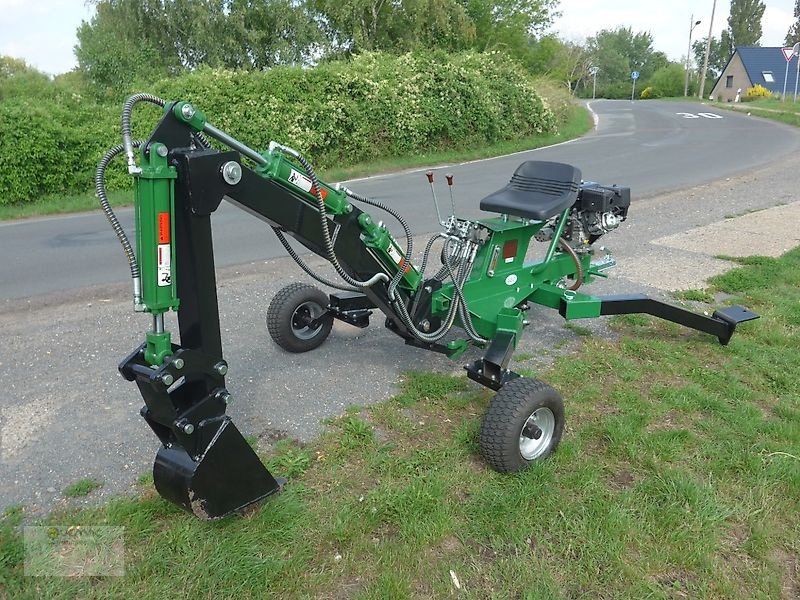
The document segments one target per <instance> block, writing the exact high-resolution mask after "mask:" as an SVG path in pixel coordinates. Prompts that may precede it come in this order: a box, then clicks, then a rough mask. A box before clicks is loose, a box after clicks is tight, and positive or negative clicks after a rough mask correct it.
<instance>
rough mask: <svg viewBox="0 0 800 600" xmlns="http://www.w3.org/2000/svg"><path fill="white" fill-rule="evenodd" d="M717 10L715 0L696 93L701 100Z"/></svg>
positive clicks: (704, 89) (704, 88)
mask: <svg viewBox="0 0 800 600" xmlns="http://www.w3.org/2000/svg"><path fill="white" fill-rule="evenodd" d="M716 10H717V0H714V4H713V6H712V7H711V23H710V24H709V25H708V39H707V40H706V57H705V58H704V59H703V73H702V75H700V91H699V92H697V97H698V98H700V99H701V100H702V99H703V95H704V94H705V91H706V71H707V70H708V55H709V53H710V52H711V30H712V28H713V27H714V12H715V11H716Z"/></svg>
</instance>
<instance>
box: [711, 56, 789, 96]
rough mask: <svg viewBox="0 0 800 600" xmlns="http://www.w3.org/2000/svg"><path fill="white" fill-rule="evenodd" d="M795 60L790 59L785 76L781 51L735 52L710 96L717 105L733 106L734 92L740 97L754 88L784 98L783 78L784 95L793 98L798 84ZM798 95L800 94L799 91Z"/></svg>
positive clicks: (784, 59) (784, 62)
mask: <svg viewBox="0 0 800 600" xmlns="http://www.w3.org/2000/svg"><path fill="white" fill-rule="evenodd" d="M797 60H798V57H796V56H792V60H791V61H789V73H788V76H787V74H786V58H785V57H784V55H783V51H782V49H781V48H758V47H755V48H737V49H736V50H734V52H733V54H732V55H731V57H730V58H729V59H728V64H726V65H725V68H724V69H722V73H721V74H720V76H719V79H717V82H716V83H715V84H714V87H713V88H712V90H711V96H713V97H714V99H715V100H719V101H720V102H733V101H734V99H735V98H736V92H737V91H738V90H741V94H742V96H744V95H745V94H747V90H748V89H749V88H751V87H753V86H755V85H756V84H759V85H762V86H764V87H765V88H767V89H768V90H769V91H771V92H772V93H773V94H775V95H777V96H781V95H782V94H783V90H784V87H783V81H784V77H786V95H787V97H788V96H794V89H795V83H796V82H797ZM798 93H799V94H800V90H798Z"/></svg>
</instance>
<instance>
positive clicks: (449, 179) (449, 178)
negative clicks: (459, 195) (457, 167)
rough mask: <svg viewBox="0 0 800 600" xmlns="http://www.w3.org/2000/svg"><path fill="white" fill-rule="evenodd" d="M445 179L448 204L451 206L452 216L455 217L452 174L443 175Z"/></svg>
mask: <svg viewBox="0 0 800 600" xmlns="http://www.w3.org/2000/svg"><path fill="white" fill-rule="evenodd" d="M444 177H445V179H447V189H448V190H450V206H452V207H453V218H454V219H455V218H456V201H455V200H454V199H453V174H452V173H448V174H447V175H445V176H444Z"/></svg>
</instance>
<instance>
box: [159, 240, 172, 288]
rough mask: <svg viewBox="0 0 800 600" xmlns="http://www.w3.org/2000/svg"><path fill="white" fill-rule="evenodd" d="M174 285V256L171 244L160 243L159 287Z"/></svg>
mask: <svg viewBox="0 0 800 600" xmlns="http://www.w3.org/2000/svg"><path fill="white" fill-rule="evenodd" d="M168 285H172V256H171V254H170V248H169V244H159V245H158V287H166V286H168Z"/></svg>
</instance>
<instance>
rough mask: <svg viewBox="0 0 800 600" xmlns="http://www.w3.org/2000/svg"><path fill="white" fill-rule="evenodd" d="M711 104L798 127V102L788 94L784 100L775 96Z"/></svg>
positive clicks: (799, 108) (799, 123) (799, 106)
mask: <svg viewBox="0 0 800 600" xmlns="http://www.w3.org/2000/svg"><path fill="white" fill-rule="evenodd" d="M787 95H789V94H787ZM711 106H717V107H719V108H726V109H728V110H736V111H740V112H748V113H750V114H751V115H753V116H756V117H763V118H765V119H772V120H773V121H780V122H781V123H786V124H787V125H793V126H795V127H800V102H798V103H795V102H793V101H792V98H791V96H789V99H788V100H787V101H785V102H784V101H781V100H778V99H777V98H766V99H764V100H754V101H753V102H739V103H736V104H734V103H731V102H715V103H713V104H711Z"/></svg>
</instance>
